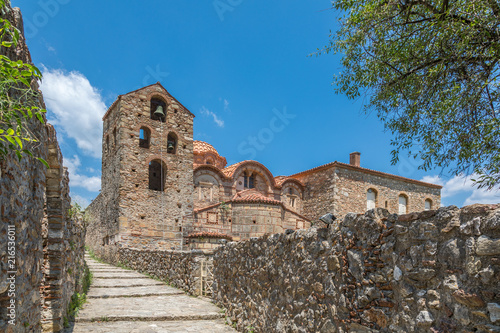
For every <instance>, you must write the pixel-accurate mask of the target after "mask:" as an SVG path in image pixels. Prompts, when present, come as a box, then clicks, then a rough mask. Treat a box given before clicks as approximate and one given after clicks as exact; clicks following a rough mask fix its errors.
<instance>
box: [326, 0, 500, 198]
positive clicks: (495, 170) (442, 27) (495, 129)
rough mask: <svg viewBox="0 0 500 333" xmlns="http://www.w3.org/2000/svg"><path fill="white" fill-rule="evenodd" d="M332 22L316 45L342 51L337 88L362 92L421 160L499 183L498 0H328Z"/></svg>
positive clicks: (399, 144)
mask: <svg viewBox="0 0 500 333" xmlns="http://www.w3.org/2000/svg"><path fill="white" fill-rule="evenodd" d="M333 8H334V9H336V10H339V11H340V12H341V14H340V18H339V29H338V30H337V31H336V32H332V33H331V34H330V43H329V45H327V47H326V48H325V49H323V50H319V52H318V53H319V54H321V53H323V52H325V53H328V52H334V53H340V54H342V66H343V68H342V71H341V72H340V73H339V74H338V75H335V76H334V82H333V83H334V85H335V86H336V92H337V93H342V94H346V95H347V96H348V97H349V98H351V99H356V98H359V97H361V96H363V97H366V100H367V102H366V104H365V111H366V112H373V111H375V112H376V114H377V116H378V118H379V119H380V120H381V121H382V122H383V123H384V125H385V127H386V129H387V130H390V131H391V132H392V133H393V134H394V139H393V141H392V142H391V144H392V145H393V151H392V163H393V164H395V163H397V161H398V159H399V155H400V153H401V152H402V151H403V150H405V151H408V155H409V156H412V157H415V158H416V157H419V158H421V159H422V161H423V163H422V165H421V166H420V168H421V169H424V170H429V169H431V168H434V167H441V168H443V169H444V168H449V170H450V171H451V172H452V173H454V174H457V175H458V174H478V175H479V177H478V178H476V179H475V181H476V184H477V185H478V186H479V187H486V188H489V189H492V188H494V187H496V186H498V185H500V118H499V117H500V113H499V102H500V89H499V88H500V87H499V75H500V68H499V60H500V28H499V25H500V5H499V3H498V2H497V0H334V1H333Z"/></svg>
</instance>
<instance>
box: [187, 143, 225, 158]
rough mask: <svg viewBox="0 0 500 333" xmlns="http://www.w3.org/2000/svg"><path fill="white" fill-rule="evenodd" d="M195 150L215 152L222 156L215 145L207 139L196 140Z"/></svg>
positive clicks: (201, 152)
mask: <svg viewBox="0 0 500 333" xmlns="http://www.w3.org/2000/svg"><path fill="white" fill-rule="evenodd" d="M193 152H194V153H195V154H196V153H198V154H203V153H214V154H215V155H217V156H220V155H219V152H218V151H217V150H216V149H215V148H214V146H212V145H211V144H209V143H207V142H205V141H198V140H195V141H194V142H193Z"/></svg>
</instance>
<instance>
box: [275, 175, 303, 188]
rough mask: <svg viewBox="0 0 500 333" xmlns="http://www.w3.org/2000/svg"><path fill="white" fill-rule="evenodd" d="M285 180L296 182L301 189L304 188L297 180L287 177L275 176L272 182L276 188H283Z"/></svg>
mask: <svg viewBox="0 0 500 333" xmlns="http://www.w3.org/2000/svg"><path fill="white" fill-rule="evenodd" d="M287 180H293V181H294V182H297V183H299V184H300V185H301V186H302V187H304V184H303V183H302V182H301V181H300V180H299V179H297V178H292V177H287V176H276V177H274V181H275V183H276V186H277V187H281V186H283V184H284V183H285V182H286V181H287Z"/></svg>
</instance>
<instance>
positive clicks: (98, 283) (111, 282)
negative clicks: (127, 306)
mask: <svg viewBox="0 0 500 333" xmlns="http://www.w3.org/2000/svg"><path fill="white" fill-rule="evenodd" d="M164 285H165V283H163V282H160V281H156V280H153V279H148V278H143V279H93V281H92V288H113V287H116V288H127V287H142V286H164Z"/></svg>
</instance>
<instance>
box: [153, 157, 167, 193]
mask: <svg viewBox="0 0 500 333" xmlns="http://www.w3.org/2000/svg"><path fill="white" fill-rule="evenodd" d="M166 175H167V168H166V167H165V165H164V163H161V161H159V160H154V161H151V162H150V163H149V189H150V190H154V191H163V190H164V189H165V177H166Z"/></svg>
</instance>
